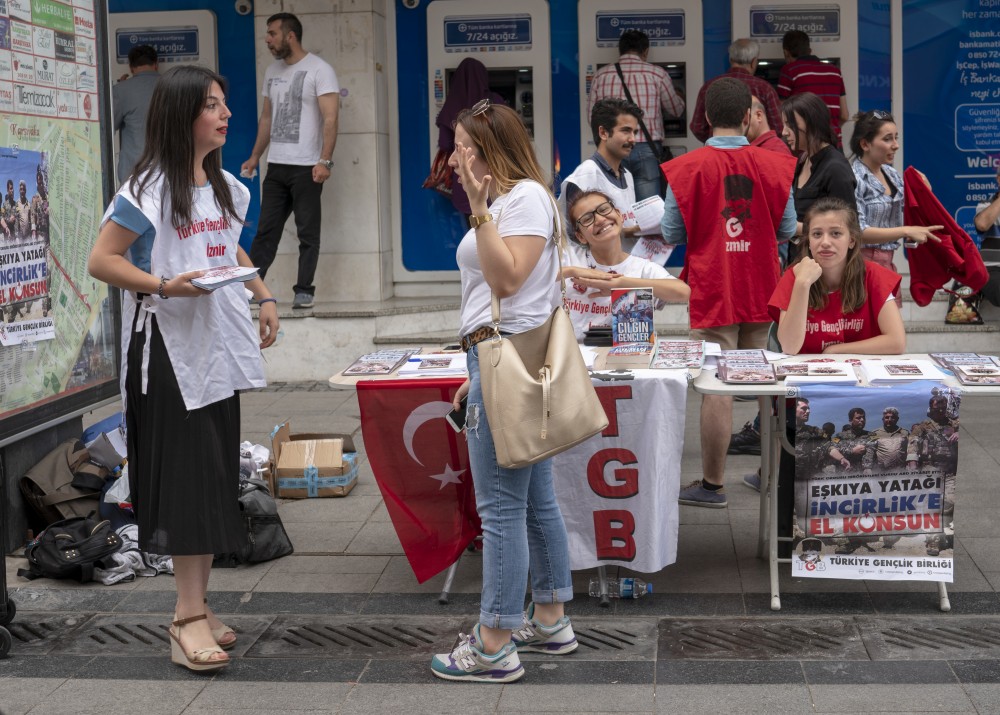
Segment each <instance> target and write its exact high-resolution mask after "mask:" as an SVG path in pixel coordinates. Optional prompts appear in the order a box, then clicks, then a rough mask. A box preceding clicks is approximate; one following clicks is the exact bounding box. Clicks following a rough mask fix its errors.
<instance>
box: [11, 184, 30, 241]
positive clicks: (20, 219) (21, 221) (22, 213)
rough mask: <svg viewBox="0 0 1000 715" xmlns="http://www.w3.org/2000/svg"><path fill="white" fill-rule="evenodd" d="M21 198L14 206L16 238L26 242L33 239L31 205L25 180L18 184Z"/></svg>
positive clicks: (19, 197)
mask: <svg viewBox="0 0 1000 715" xmlns="http://www.w3.org/2000/svg"><path fill="white" fill-rule="evenodd" d="M18 192H19V194H20V195H19V196H18V199H17V203H16V204H14V238H15V240H17V241H26V240H28V239H30V238H31V204H30V203H28V185H27V184H26V183H24V179H21V181H19V182H18Z"/></svg>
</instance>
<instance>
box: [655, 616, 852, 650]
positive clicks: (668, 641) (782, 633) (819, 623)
mask: <svg viewBox="0 0 1000 715" xmlns="http://www.w3.org/2000/svg"><path fill="white" fill-rule="evenodd" d="M662 652H663V653H664V654H665V655H666V657H669V658H673V659H703V658H704V659H719V660H727V659H733V660H736V659H738V660H746V659H753V660H800V659H809V660H813V659H815V660H830V659H837V660H843V659H853V658H863V659H866V660H867V658H868V655H867V653H866V651H865V647H864V644H863V642H862V640H861V636H860V634H859V632H858V629H857V627H856V626H855V625H854V623H853V622H851V621H846V620H838V619H823V620H819V619H817V620H795V621H789V620H786V621H747V620H735V619H734V620H724V621H716V620H712V621H674V622H669V621H668V622H666V626H665V628H664V649H663V651H662Z"/></svg>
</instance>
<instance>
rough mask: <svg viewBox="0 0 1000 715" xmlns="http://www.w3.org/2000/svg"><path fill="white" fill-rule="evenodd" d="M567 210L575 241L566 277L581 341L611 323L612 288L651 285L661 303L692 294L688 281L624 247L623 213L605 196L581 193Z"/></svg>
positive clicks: (683, 299)
mask: <svg viewBox="0 0 1000 715" xmlns="http://www.w3.org/2000/svg"><path fill="white" fill-rule="evenodd" d="M566 213H567V215H568V217H569V222H570V226H572V230H573V234H572V236H573V239H574V244H573V245H570V246H569V250H568V251H567V254H568V257H567V261H566V265H564V266H563V272H562V275H563V278H564V279H565V280H566V281H567V284H566V294H567V298H568V303H569V315H570V318H571V319H572V321H573V329H574V330H575V331H576V339H577V340H583V336H584V333H586V332H587V329H588V328H592V327H598V326H604V325H611V290H612V289H613V288H641V287H646V286H649V287H652V289H653V295H654V296H655V297H656V298H657V300H658V301H671V302H675V303H686V302H687V300H688V298H689V297H690V295H691V289H690V288H688V286H687V283H685V282H684V281H680V280H677V279H676V278H674V277H673V276H672V275H670V274H669V273H668V272H667V269H666V268H664V267H663V266H661V265H659V264H656V263H653V262H652V261H648V260H646V259H645V258H641V257H639V256H633V255H630V254H628V253H626V252H625V250H624V249H623V248H622V215H621V212H619V211H618V209H616V208H615V206H614V203H612V201H611V197H609V196H608V195H607V194H605V193H603V192H601V191H584V192H581V193H577V194H576V195H575V196H571V197H569V198H568V200H567V208H566Z"/></svg>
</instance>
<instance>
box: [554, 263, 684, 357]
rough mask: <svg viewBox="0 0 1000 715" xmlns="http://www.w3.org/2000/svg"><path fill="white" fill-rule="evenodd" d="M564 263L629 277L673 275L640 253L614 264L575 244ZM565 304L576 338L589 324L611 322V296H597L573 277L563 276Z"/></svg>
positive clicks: (663, 276)
mask: <svg viewBox="0 0 1000 715" xmlns="http://www.w3.org/2000/svg"><path fill="white" fill-rule="evenodd" d="M566 265H568V266H579V267H581V268H596V269H597V270H599V271H604V272H605V273H611V272H612V271H614V272H615V273H618V274H620V275H623V276H627V277H629V278H650V279H655V280H659V279H661V278H673V276H672V275H670V273H668V272H667V269H666V268H664V267H663V266H660V265H657V264H656V263H653V262H652V261H647V260H646V259H645V258H640V257H639V256H629V257H628V258H626V259H625V260H624V261H622V262H621V263H619V264H618V265H616V266H604V265H601V264H600V263H597V262H596V261H595V260H594V257H593V256H591V255H590V251H588V250H586V249H584V248H582V247H581V246H579V245H577V244H573V245H571V246H570V247H569V250H567V251H566ZM566 305H567V307H568V308H569V317H570V320H572V321H573V330H574V332H576V339H577V340H583V334H584V333H585V332H587V328H590V327H591V326H593V327H599V326H602V325H608V326H610V325H611V296H598V295H597V291H595V290H594V289H592V288H587V287H585V286H582V285H578V284H576V283H574V281H573V279H572V278H567V279H566ZM659 307H662V306H659Z"/></svg>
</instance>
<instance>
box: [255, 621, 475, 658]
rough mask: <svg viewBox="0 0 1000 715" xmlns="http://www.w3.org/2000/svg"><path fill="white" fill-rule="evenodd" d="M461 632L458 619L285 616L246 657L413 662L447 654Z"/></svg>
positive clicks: (462, 627) (264, 634)
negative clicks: (412, 660)
mask: <svg viewBox="0 0 1000 715" xmlns="http://www.w3.org/2000/svg"><path fill="white" fill-rule="evenodd" d="M307 619H308V620H307ZM459 630H465V632H468V630H467V626H466V624H465V623H464V622H463V621H462V620H460V619H457V618H430V617H427V618H423V617H413V618H405V619H400V618H396V619H392V618H391V617H386V616H380V617H374V618H356V617H340V618H334V617H310V616H285V617H279V618H277V619H275V621H274V623H273V624H272V625H271V626H270V627H269V628H268V629H267V630H266V631H264V633H263V635H261V637H260V638H259V639H258V640H257V642H256V643H255V644H254V645H253V647H252V648H251V649H250V651H249V653H248V655H251V656H262V657H269V656H270V657H276V656H280V657H286V658H287V657H292V658H294V657H317V656H318V657H324V658H388V659H409V658H411V657H414V658H417V657H424V656H426V655H428V654H430V653H439V652H444V651H446V650H449V649H450V648H451V647H452V646H453V645H454V643H455V636H456V635H457V634H458V632H459Z"/></svg>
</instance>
